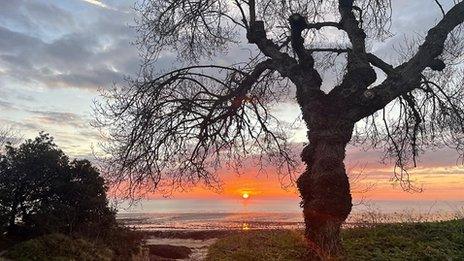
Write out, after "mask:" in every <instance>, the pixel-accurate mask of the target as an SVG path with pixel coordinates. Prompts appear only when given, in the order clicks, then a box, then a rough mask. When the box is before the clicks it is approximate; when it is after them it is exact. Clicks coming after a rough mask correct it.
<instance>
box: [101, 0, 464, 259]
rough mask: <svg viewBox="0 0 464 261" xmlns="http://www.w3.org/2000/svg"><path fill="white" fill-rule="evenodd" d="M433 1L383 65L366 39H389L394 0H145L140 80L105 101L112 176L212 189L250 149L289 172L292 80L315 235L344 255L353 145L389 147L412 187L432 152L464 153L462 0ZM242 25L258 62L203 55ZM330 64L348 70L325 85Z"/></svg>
mask: <svg viewBox="0 0 464 261" xmlns="http://www.w3.org/2000/svg"><path fill="white" fill-rule="evenodd" d="M425 2H427V1H424V4H430V5H431V6H434V7H436V8H437V6H438V7H440V9H438V8H437V9H436V10H437V11H439V10H442V12H443V17H442V18H441V20H440V21H439V22H438V23H437V24H436V25H435V26H434V27H433V28H431V29H430V30H429V31H428V32H427V34H426V36H425V37H424V38H423V39H422V38H420V37H418V38H417V39H406V40H405V43H404V44H403V45H402V46H403V48H401V49H400V50H399V51H400V52H399V54H400V55H399V57H400V59H399V60H398V61H395V62H388V61H387V60H386V59H382V58H381V57H378V56H377V55H375V54H374V53H372V52H370V51H369V48H368V47H369V45H370V43H372V42H373V41H379V40H380V41H382V40H385V39H386V38H388V37H389V36H391V35H390V33H389V30H388V29H389V27H390V23H391V21H390V18H391V11H392V10H391V8H392V6H391V3H390V0H356V1H355V0H351V1H350V0H338V1H335V0H332V1H329V0H303V1H290V0H282V1H276V0H233V1H232V0H231V1H228V0H227V1H226V0H205V1H200V0H167V1H164V0H163V1H160V0H146V1H141V2H140V4H139V5H138V6H137V9H138V10H139V15H140V16H139V20H138V21H137V22H138V27H137V29H138V32H139V34H140V38H139V44H140V47H141V53H142V54H144V58H145V59H144V63H143V65H142V68H141V73H140V76H139V77H138V78H135V79H131V80H130V81H129V84H128V86H124V87H122V88H121V87H116V88H114V89H113V90H112V91H110V92H107V93H105V94H104V95H105V97H106V102H105V103H103V104H97V112H98V117H97V121H96V122H95V125H96V126H98V127H102V128H105V134H106V135H105V137H106V139H107V141H108V142H107V143H106V144H105V146H104V148H105V150H106V152H107V153H108V154H109V155H111V156H112V157H111V158H110V159H108V160H109V162H108V163H109V166H110V169H109V171H108V172H109V173H112V174H113V176H112V177H113V178H114V179H113V180H114V181H120V182H123V184H124V187H125V188H129V191H130V192H134V191H135V190H136V189H147V188H157V189H163V188H164V189H166V188H168V189H178V188H180V189H182V188H183V187H184V186H186V185H188V184H197V183H200V182H203V183H205V184H207V185H214V184H215V182H216V181H217V177H216V175H215V170H216V169H217V168H219V167H220V166H231V167H237V166H238V167H239V166H240V163H241V162H243V161H244V159H246V158H248V157H257V158H258V159H259V161H258V162H260V163H261V164H263V165H266V164H268V163H271V164H273V165H276V166H277V167H278V169H279V170H280V171H282V172H287V173H291V172H292V171H295V166H296V165H297V161H296V160H295V158H294V157H293V156H292V154H291V149H292V147H293V146H291V144H289V143H288V141H287V138H288V137H287V135H286V134H287V133H288V132H286V131H285V128H283V124H281V123H280V122H279V119H278V118H277V117H275V115H273V110H272V108H273V106H275V105H276V104H278V103H279V101H282V100H283V99H285V98H286V97H285V95H286V94H288V90H289V89H291V88H294V89H295V90H296V91H295V95H296V100H297V102H298V104H299V106H300V108H301V112H302V119H303V121H304V123H305V124H306V127H307V129H308V132H307V137H308V140H309V143H308V144H307V145H306V146H305V148H304V149H303V152H302V153H301V158H302V160H303V162H304V163H305V164H306V170H305V171H304V173H303V174H302V175H301V176H300V177H299V178H298V180H297V186H298V189H299V191H300V193H301V198H302V203H301V205H302V207H303V212H304V218H305V222H306V236H307V238H308V239H309V242H311V244H312V245H313V246H314V250H315V251H316V252H318V253H319V254H321V255H334V254H337V253H338V252H339V251H340V248H341V246H340V238H339V232H340V226H341V224H342V223H343V222H344V220H345V219H346V218H347V216H348V215H349V213H350V211H351V207H352V202H351V195H350V185H349V181H348V177H347V174H346V170H345V166H344V163H343V161H344V158H345V149H346V146H347V144H348V143H349V142H350V141H351V142H353V143H354V144H359V145H362V144H365V145H366V144H367V145H369V146H371V147H373V148H377V149H379V148H382V149H384V151H385V156H386V157H387V158H390V159H393V160H394V163H395V171H394V173H395V178H396V179H397V180H398V181H399V182H400V184H401V185H402V186H403V187H404V188H405V189H411V188H412V187H411V186H410V183H409V182H408V172H407V170H408V169H409V168H410V167H413V166H415V164H416V157H417V156H418V155H419V154H420V153H421V152H423V150H424V149H425V148H435V147H439V146H444V145H448V146H452V147H453V148H456V149H457V150H458V151H462V149H463V145H464V143H463V142H464V137H463V130H464V121H463V115H464V113H463V108H464V104H463V98H464V93H463V92H464V88H462V83H463V80H462V79H463V77H462V72H461V69H462V64H460V62H461V61H460V59H462V54H463V52H462V50H463V48H462V47H463V41H462V35H461V29H462V28H463V26H462V23H463V22H464V2H462V1H454V3H451V8H450V9H449V10H445V9H444V7H443V5H441V4H440V2H439V1H432V0H430V3H428V2H427V3H425ZM448 2H452V1H448ZM436 3H438V5H435V4H436ZM448 6H449V5H448ZM240 30H242V32H243V34H240V33H241V31H240ZM244 33H246V39H247V41H248V44H249V45H247V46H249V48H250V58H249V60H247V61H243V63H238V64H234V65H231V66H223V65H204V64H207V63H206V62H205V61H207V60H208V58H212V57H217V55H218V54H221V53H222V52H224V51H226V50H228V49H229V48H230V46H232V45H234V44H240V40H241V39H243V38H244V37H243V35H244ZM333 35H336V36H337V40H336V41H335V42H334V41H331V40H330V39H331V36H332V38H333ZM243 44H246V43H243ZM166 53H178V57H179V58H180V62H179V63H178V64H185V66H181V65H179V67H177V68H176V69H174V70H172V71H169V72H163V71H162V70H159V69H158V68H157V63H156V62H157V61H158V58H159V57H160V55H161V54H166ZM205 58H206V59H205ZM221 64H222V63H221ZM340 64H342V65H343V67H341V66H340ZM327 68H332V69H337V70H338V74H337V76H338V77H339V81H338V82H336V83H334V84H333V86H332V87H331V88H329V89H328V90H326V89H324V88H322V87H323V73H324V72H325V70H327Z"/></svg>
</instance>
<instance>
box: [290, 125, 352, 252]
mask: <svg viewBox="0 0 464 261" xmlns="http://www.w3.org/2000/svg"><path fill="white" fill-rule="evenodd" d="M313 123H314V122H313ZM316 125H317V126H316ZM311 126H312V128H310V131H309V132H308V137H309V141H310V143H309V145H308V146H307V147H306V148H305V149H304V150H303V153H302V159H303V161H304V162H305V163H306V165H307V167H306V171H305V172H304V173H303V174H302V175H301V176H300V177H299V179H298V189H299V191H300V194H301V198H302V202H301V204H302V207H303V214H304V219H305V225H306V230H305V235H306V238H307V239H308V242H309V244H310V246H311V248H312V249H313V250H314V251H315V252H316V253H317V254H318V255H319V256H320V258H322V259H327V258H330V257H334V256H337V255H338V254H340V252H341V250H342V247H341V240H340V228H341V225H342V223H343V222H344V221H345V220H346V218H347V217H348V215H349V214H350V212H351V207H352V203H351V193H350V184H349V181H348V176H347V174H346V170H345V165H344V163H343V160H344V159H345V149H346V145H347V144H348V142H349V141H350V139H351V135H352V131H353V125H352V124H351V123H346V122H341V121H339V120H327V118H325V119H323V118H321V119H320V120H319V121H317V124H311Z"/></svg>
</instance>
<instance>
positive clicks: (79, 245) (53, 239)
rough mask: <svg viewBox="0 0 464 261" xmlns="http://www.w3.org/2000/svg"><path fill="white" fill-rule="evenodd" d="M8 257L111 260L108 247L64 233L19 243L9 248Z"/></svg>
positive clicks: (86, 260) (22, 258) (91, 260)
mask: <svg viewBox="0 0 464 261" xmlns="http://www.w3.org/2000/svg"><path fill="white" fill-rule="evenodd" d="M6 257H7V258H11V259H13V260H56V261H58V260H82V261H93V260H95V261H97V260H99V261H105V260H111V259H112V257H113V253H112V251H111V250H109V249H108V248H106V247H104V246H101V245H97V244H93V243H91V242H88V241H86V240H84V239H79V238H78V239H74V238H71V237H68V236H65V235H62V234H50V235H45V236H41V237H38V238H35V239H31V240H27V241H24V242H22V243H19V244H17V245H15V246H13V247H12V248H10V249H9V250H8V252H7V253H6Z"/></svg>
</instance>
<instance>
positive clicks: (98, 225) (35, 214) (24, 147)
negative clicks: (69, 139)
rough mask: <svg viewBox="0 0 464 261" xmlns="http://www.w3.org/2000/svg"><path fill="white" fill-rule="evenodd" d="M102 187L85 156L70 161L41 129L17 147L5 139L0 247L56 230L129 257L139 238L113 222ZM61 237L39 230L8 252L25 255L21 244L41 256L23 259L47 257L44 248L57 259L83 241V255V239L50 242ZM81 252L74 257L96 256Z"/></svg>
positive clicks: (1, 156)
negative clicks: (61, 244)
mask: <svg viewBox="0 0 464 261" xmlns="http://www.w3.org/2000/svg"><path fill="white" fill-rule="evenodd" d="M107 190H108V188H107V186H106V185H105V180H104V179H103V178H102V177H101V176H100V173H99V171H98V170H97V169H96V168H94V167H93V166H92V164H91V163H90V162H89V161H87V160H73V161H70V160H69V159H68V157H67V156H66V155H65V154H64V153H63V151H61V150H60V149H59V148H58V147H57V146H56V144H55V143H54V142H53V138H52V137H50V136H49V135H48V134H45V133H41V134H40V135H39V136H38V137H37V138H35V139H33V140H26V141H25V142H24V143H23V144H21V145H19V146H18V147H14V146H11V145H7V146H6V147H5V151H4V154H0V233H1V234H3V235H5V237H4V238H3V239H1V240H0V247H1V248H0V249H4V248H8V247H10V246H11V245H13V244H15V243H18V242H21V241H24V240H28V239H32V238H35V237H38V236H43V235H46V234H56V233H58V234H65V235H70V236H72V237H78V238H86V239H88V240H89V241H90V242H92V243H93V244H95V245H106V246H110V248H111V249H112V250H113V253H114V256H113V259H116V260H128V259H130V257H131V255H132V254H133V253H135V252H136V251H137V250H138V249H139V246H140V242H141V240H142V238H141V236H140V235H139V234H138V233H136V232H133V231H130V230H128V229H125V228H122V227H120V226H118V224H117V222H116V216H115V215H116V213H115V211H114V210H113V209H112V208H110V207H109V206H108V199H107V194H106V193H107ZM60 237H63V236H62V235H53V236H43V237H40V238H37V239H33V240H29V241H26V242H22V243H20V244H19V245H16V246H14V247H13V248H12V249H11V250H10V252H11V253H12V254H11V255H13V254H15V253H16V254H15V255H16V256H18V257H19V259H20V260H21V259H24V260H25V259H27V258H26V256H27V254H26V253H24V254H23V255H24V256H21V255H20V253H21V251H26V250H27V251H26V252H29V250H30V251H32V253H36V254H37V256H39V257H40V258H38V259H27V260H48V259H45V257H49V258H51V257H52V256H47V254H48V253H54V254H53V257H55V256H56V257H57V258H58V259H56V260H59V256H60V255H61V254H63V255H64V256H67V255H68V254H69V256H73V255H77V254H78V250H79V247H80V246H82V247H83V249H82V251H84V252H83V253H82V254H83V255H86V253H87V252H86V251H87V250H88V249H87V245H86V244H87V243H88V242H84V241H79V240H77V241H75V240H71V239H69V238H66V240H68V241H66V242H67V243H69V247H72V248H70V251H71V252H69V253H68V252H60V251H62V249H60V247H55V245H54V244H55V243H57V242H58V241H59V238H60ZM88 244H90V243H88ZM55 248H56V249H55ZM28 249H29V250H28ZM55 250H56V251H58V252H56V253H55V252H54V251H55ZM90 250H91V249H89V251H90ZM63 251H64V250H63ZM73 251H74V252H73ZM41 255H43V257H44V258H42V256H41ZM82 258H83V259H81V258H78V259H76V260H95V259H91V258H90V259H89V258H87V257H85V256H83V257H82ZM68 260H69V259H68ZM97 260H99V259H97Z"/></svg>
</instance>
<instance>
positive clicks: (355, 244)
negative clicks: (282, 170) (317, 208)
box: [207, 220, 464, 261]
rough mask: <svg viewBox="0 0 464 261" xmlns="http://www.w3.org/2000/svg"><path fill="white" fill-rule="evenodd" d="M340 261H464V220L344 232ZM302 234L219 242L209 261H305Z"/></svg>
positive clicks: (252, 234)
mask: <svg viewBox="0 0 464 261" xmlns="http://www.w3.org/2000/svg"><path fill="white" fill-rule="evenodd" d="M342 241H343V246H344V248H345V255H344V256H343V257H340V259H341V260H353V261H354V260H464V220H453V221H446V222H431V223H414V224H405V223H402V224H385V225H378V226H375V227H371V228H354V229H346V230H343V232H342ZM306 245H307V244H306V242H305V240H304V238H303V236H302V233H301V232H292V231H247V232H244V233H241V234H236V235H232V236H229V237H226V238H223V239H220V240H218V241H217V242H216V243H215V244H214V245H212V246H211V247H210V249H209V252H208V257H207V260H209V261H213V260H235V261H248V260H253V261H259V260H263V261H264V260H305V258H304V257H305V256H307V255H308V253H309V252H308V249H307V247H306Z"/></svg>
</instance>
